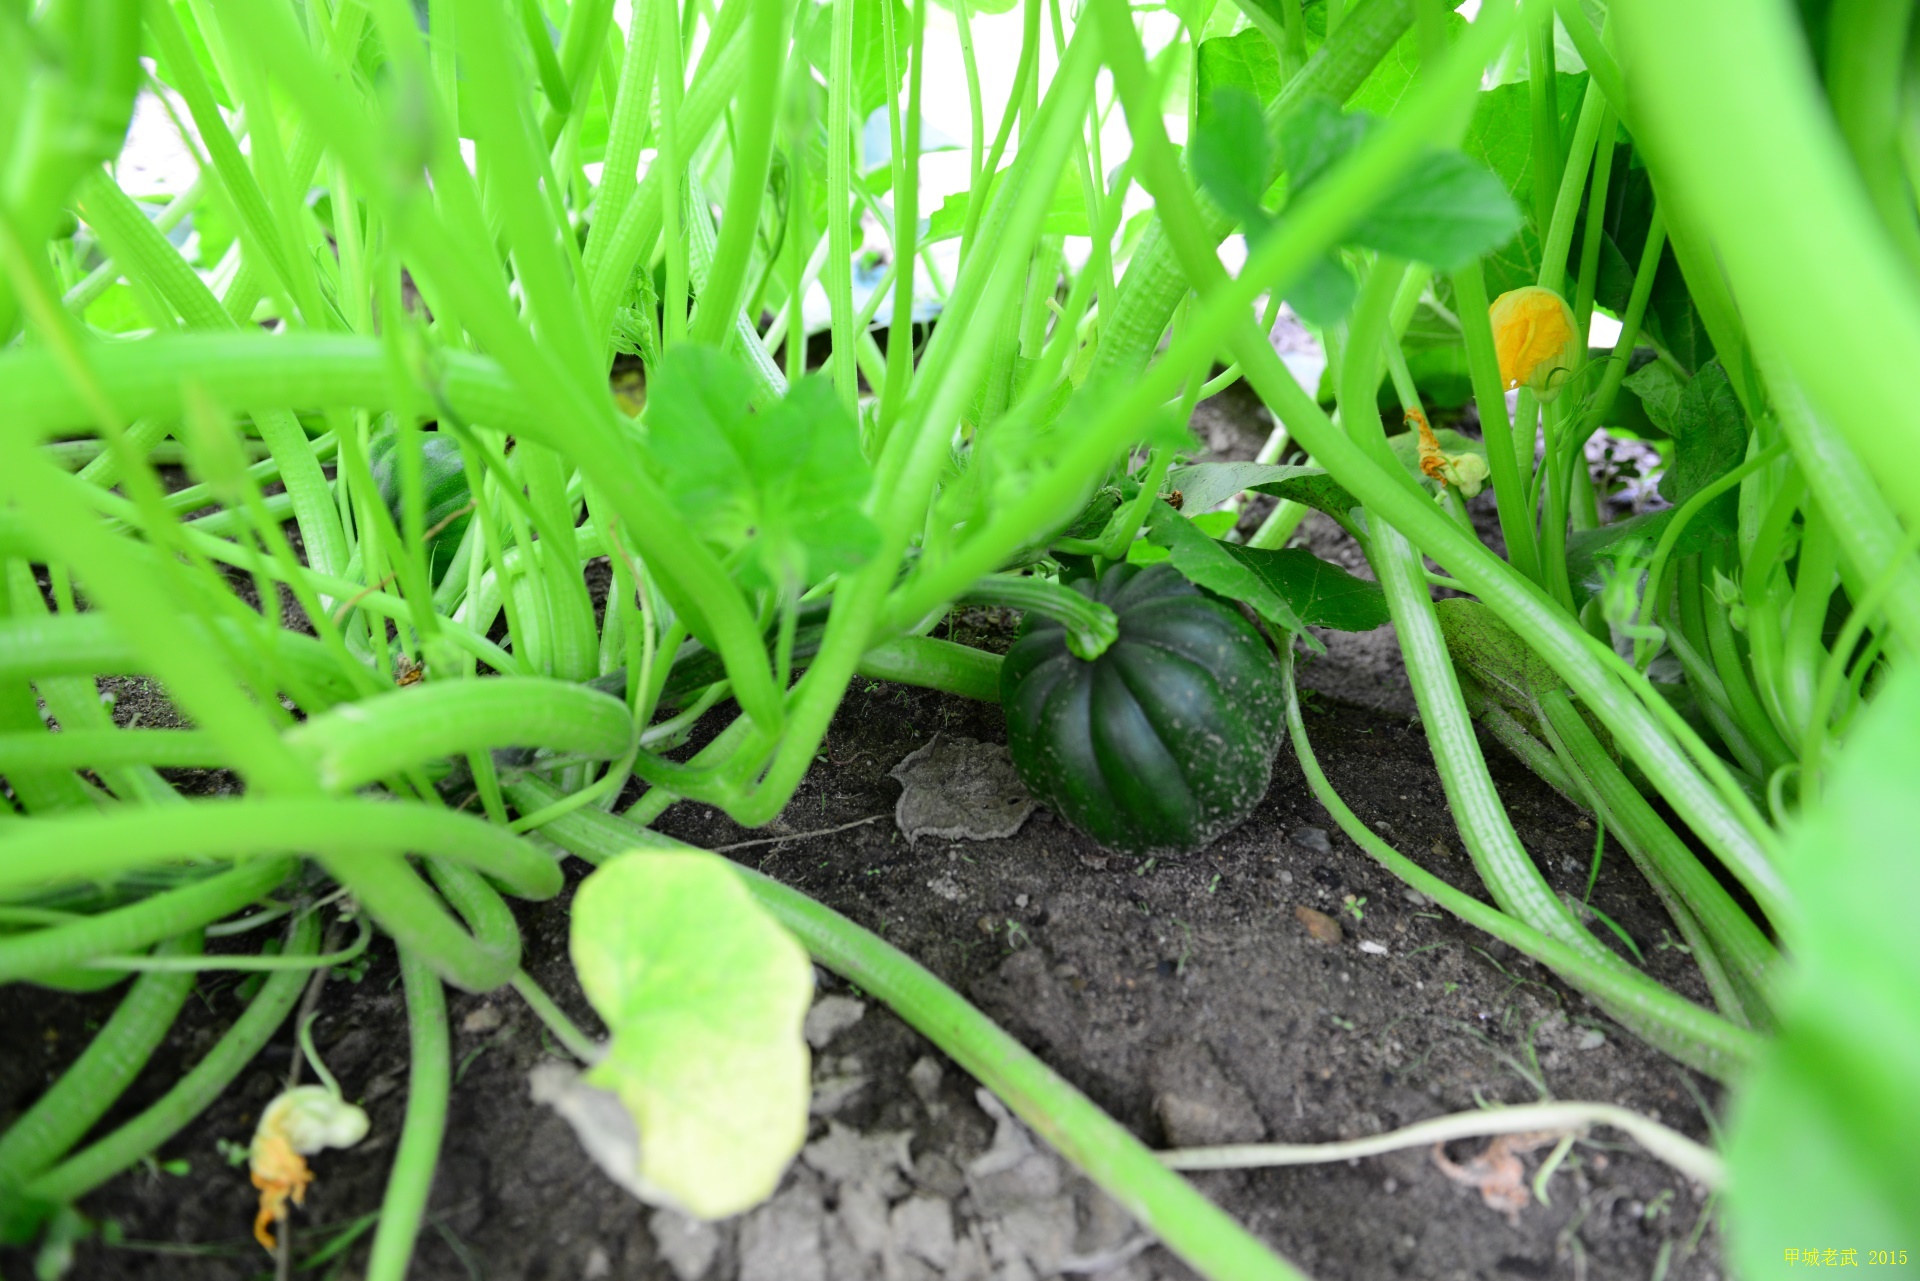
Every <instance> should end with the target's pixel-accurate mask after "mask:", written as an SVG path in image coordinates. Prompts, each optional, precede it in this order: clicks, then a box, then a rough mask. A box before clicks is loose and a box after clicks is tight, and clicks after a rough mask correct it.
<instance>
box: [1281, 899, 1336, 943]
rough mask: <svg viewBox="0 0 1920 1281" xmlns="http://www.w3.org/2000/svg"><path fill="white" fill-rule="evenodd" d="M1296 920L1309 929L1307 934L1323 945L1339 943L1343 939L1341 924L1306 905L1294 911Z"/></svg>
mask: <svg viewBox="0 0 1920 1281" xmlns="http://www.w3.org/2000/svg"><path fill="white" fill-rule="evenodd" d="M1293 916H1294V919H1295V920H1297V921H1299V922H1300V924H1302V925H1304V926H1306V927H1307V933H1308V934H1310V935H1312V936H1313V938H1314V939H1315V940H1316V941H1318V942H1321V943H1338V942H1339V941H1340V940H1341V938H1342V937H1343V936H1342V935H1341V933H1340V922H1338V921H1336V920H1334V919H1333V918H1332V917H1331V916H1328V915H1327V914H1326V913H1325V912H1318V911H1315V910H1314V909H1313V908H1310V907H1308V906H1306V905H1305V904H1304V903H1303V904H1301V905H1300V906H1299V907H1296V908H1294V909H1293Z"/></svg>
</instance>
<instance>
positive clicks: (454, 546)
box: [367, 427, 473, 584]
mask: <svg viewBox="0 0 1920 1281" xmlns="http://www.w3.org/2000/svg"><path fill="white" fill-rule="evenodd" d="M399 446H400V436H399V433H398V432H396V431H394V429H393V428H392V427H385V428H382V429H380V430H378V431H376V432H374V434H373V438H372V439H371V440H370V441H369V442H368V445H367V465H368V466H369V467H370V468H371V469H372V471H373V483H374V484H375V485H376V486H378V487H379V490H380V500H381V501H382V502H384V503H385V504H386V505H387V511H388V513H389V514H390V515H391V516H392V517H393V524H394V527H395V528H396V529H400V530H402V531H404V530H405V529H406V517H405V516H404V515H403V510H404V509H403V507H402V505H401V504H402V492H401V488H400V454H399ZM420 485H421V492H422V494H423V496H424V498H425V510H424V511H423V512H422V516H423V517H424V519H423V520H422V521H421V525H420V528H421V529H422V530H431V529H433V528H434V527H436V526H438V525H441V524H442V523H443V522H444V523H445V528H443V529H441V530H440V532H439V533H437V534H435V535H433V537H431V538H429V539H428V540H427V558H428V562H429V563H428V570H429V572H430V573H431V574H432V576H433V581H434V582H435V583H436V584H437V583H438V582H439V581H440V579H441V576H442V575H444V574H445V573H446V572H447V566H449V565H450V564H452V563H453V555H454V553H455V552H456V551H458V550H459V549H460V540H461V539H462V538H463V537H465V536H466V532H467V525H468V523H469V522H470V521H472V519H473V513H472V512H466V513H464V514H462V515H458V516H455V515H454V513H455V512H458V511H460V510H461V508H463V507H466V506H467V505H468V504H470V503H471V502H472V501H473V492H472V490H471V489H470V488H469V487H468V485H467V473H466V464H465V460H464V459H463V458H462V457H461V454H460V445H459V442H457V441H455V440H454V439H453V438H452V437H450V436H444V435H441V434H440V433H439V432H424V433H422V434H421V437H420ZM448 517H452V519H451V520H449V519H448Z"/></svg>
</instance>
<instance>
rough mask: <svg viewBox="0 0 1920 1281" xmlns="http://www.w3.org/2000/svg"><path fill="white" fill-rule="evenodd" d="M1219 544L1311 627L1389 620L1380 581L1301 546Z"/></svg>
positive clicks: (1367, 625)
mask: <svg viewBox="0 0 1920 1281" xmlns="http://www.w3.org/2000/svg"><path fill="white" fill-rule="evenodd" d="M1221 546H1222V547H1224V548H1226V550H1227V554H1228V555H1230V556H1232V557H1233V558H1234V559H1235V560H1237V561H1239V562H1240V563H1241V564H1242V565H1245V566H1246V567H1247V568H1248V569H1250V570H1252V571H1253V572H1254V573H1255V574H1256V575H1258V576H1259V577H1260V579H1261V580H1262V581H1263V582H1265V583H1266V584H1267V586H1268V587H1271V588H1272V589H1273V590H1274V591H1275V592H1276V593H1278V594H1279V595H1280V597H1281V598H1282V599H1284V600H1285V601H1286V602H1287V604H1288V605H1290V606H1292V607H1293V612H1294V614H1295V615H1297V616H1298V617H1299V619H1300V621H1301V622H1303V623H1305V624H1307V625H1308V626H1310V627H1332V628H1335V629H1336V630H1339V631H1343V632H1370V631H1372V630H1373V629H1374V628H1376V627H1378V626H1380V624H1382V623H1384V622H1386V621H1387V617H1388V613H1387V595H1386V593H1385V592H1383V591H1381V590H1380V585H1379V584H1378V583H1374V582H1369V581H1368V580H1366V579H1364V578H1357V577H1355V576H1354V575H1352V574H1349V573H1348V572H1347V571H1346V570H1344V569H1341V568H1340V567H1339V566H1338V565H1332V564H1329V563H1328V562H1326V561H1324V560H1321V559H1320V558H1319V557H1318V556H1315V555H1314V554H1313V553H1312V552H1310V551H1308V550H1307V549H1306V548H1304V547H1286V548H1280V549H1278V550H1270V549H1266V548H1259V547H1242V546H1239V545H1237V544H1233V543H1222V544H1221Z"/></svg>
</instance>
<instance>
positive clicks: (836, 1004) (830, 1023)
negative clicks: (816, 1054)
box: [804, 996, 867, 1050]
mask: <svg viewBox="0 0 1920 1281" xmlns="http://www.w3.org/2000/svg"><path fill="white" fill-rule="evenodd" d="M866 1012H867V1007H866V1005H865V1003H864V1002H861V1001H856V1000H854V999H853V998H852V997H850V996H823V997H821V998H820V999H819V1000H818V1001H815V1002H814V1003H813V1008H812V1009H810V1010H808V1011H807V1020H806V1023H805V1024H804V1030H805V1032H806V1037H807V1044H808V1045H811V1046H812V1047H813V1048H814V1049H816V1050H824V1049H826V1048H827V1046H828V1045H830V1044H832V1042H833V1038H834V1037H836V1036H839V1035H840V1034H841V1033H842V1032H844V1031H846V1030H847V1029H848V1028H850V1027H852V1026H853V1025H854V1024H855V1023H858V1022H859V1021H860V1019H861V1018H862V1016H864V1015H865V1014H866Z"/></svg>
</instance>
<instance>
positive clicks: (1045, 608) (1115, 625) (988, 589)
mask: <svg viewBox="0 0 1920 1281" xmlns="http://www.w3.org/2000/svg"><path fill="white" fill-rule="evenodd" d="M959 603H961V604H963V605H1001V606H1005V607H1006V608H1008V609H1017V610H1020V611H1021V612H1022V613H1031V614H1038V615H1040V616H1041V617H1042V618H1050V619H1052V620H1053V621H1055V622H1056V623H1059V624H1061V625H1062V626H1064V627H1065V628H1066V629H1067V648H1068V649H1069V650H1070V651H1072V653H1073V656H1074V657H1075V658H1082V659H1095V658H1098V657H1100V655H1102V654H1104V653H1106V652H1107V646H1109V645H1111V644H1113V642H1114V641H1115V640H1116V639H1118V637H1119V635H1120V623H1119V620H1118V619H1116V618H1115V617H1114V616H1113V611H1112V610H1111V609H1108V608H1107V607H1106V606H1105V605H1102V604H1101V603H1100V602H1099V601H1097V600H1093V599H1091V598H1089V597H1087V596H1083V595H1081V594H1080V593H1079V592H1077V591H1075V590H1074V589H1073V588H1072V587H1069V586H1068V585H1066V584H1065V583H1061V582H1058V581H1056V580H1054V579H1051V578H1034V577H1029V576H1025V575H1020V574H988V575H987V576H986V577H985V578H982V579H981V580H980V581H978V582H977V583H975V584H974V585H973V586H972V587H970V588H968V589H967V591H966V592H965V593H964V594H963V595H962V596H961V597H960V601H959Z"/></svg>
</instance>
